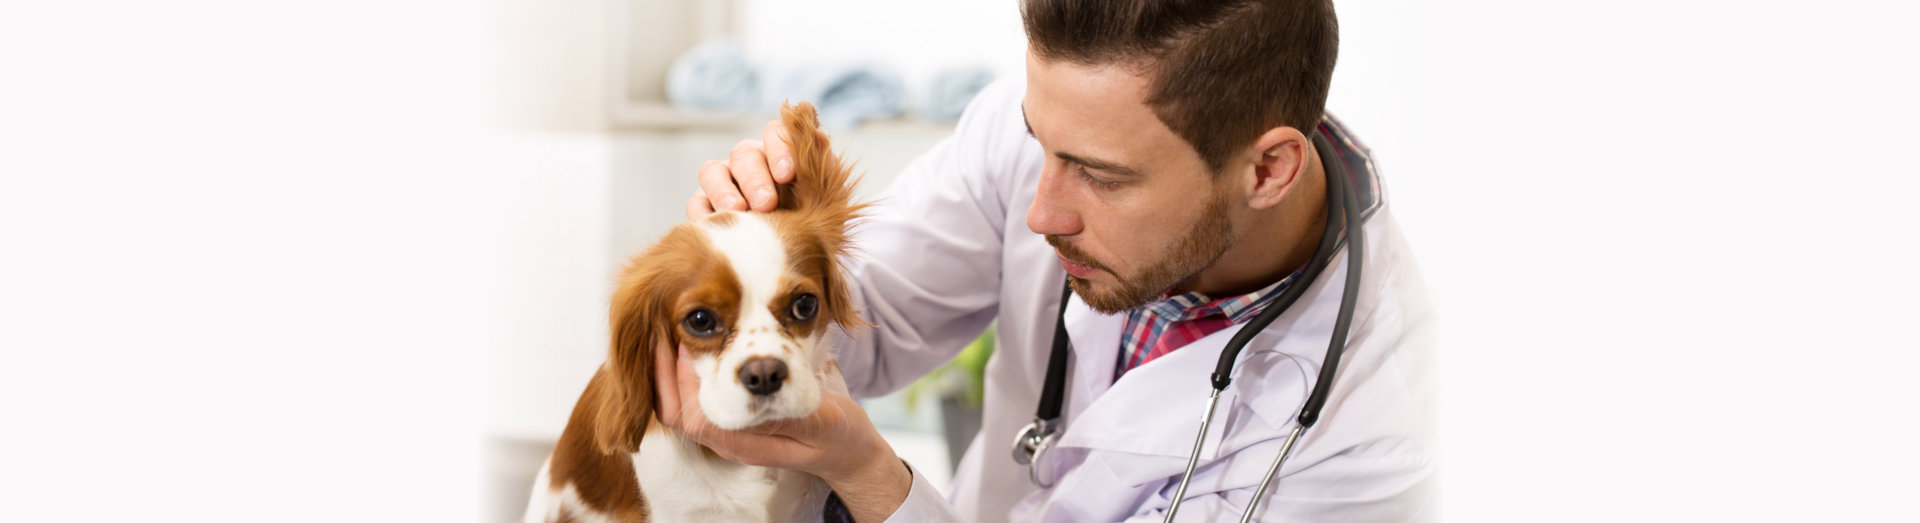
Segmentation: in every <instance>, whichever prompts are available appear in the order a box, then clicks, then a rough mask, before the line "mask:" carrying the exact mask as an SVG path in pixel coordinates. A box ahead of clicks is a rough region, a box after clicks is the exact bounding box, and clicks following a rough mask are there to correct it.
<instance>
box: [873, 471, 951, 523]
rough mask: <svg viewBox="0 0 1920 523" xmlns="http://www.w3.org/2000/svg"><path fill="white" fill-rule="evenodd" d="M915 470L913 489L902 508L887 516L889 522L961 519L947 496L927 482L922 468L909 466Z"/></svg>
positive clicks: (936, 522) (940, 522) (939, 522)
mask: <svg viewBox="0 0 1920 523" xmlns="http://www.w3.org/2000/svg"><path fill="white" fill-rule="evenodd" d="M907 469H908V470H912V471H913V490H910V491H908V492H907V500H906V501H905V502H902V503H901V504H900V508H898V509H895V510H894V511H893V515H891V516H887V523H947V522H954V523H958V522H959V521H960V515H959V514H956V513H954V511H953V506H952V505H949V504H947V498H946V496H942V495H941V494H940V491H939V490H936V489H934V488H933V484H932V483H928V482H927V478H926V476H922V475H920V470H919V469H915V468H913V466H912V465H908V466H907Z"/></svg>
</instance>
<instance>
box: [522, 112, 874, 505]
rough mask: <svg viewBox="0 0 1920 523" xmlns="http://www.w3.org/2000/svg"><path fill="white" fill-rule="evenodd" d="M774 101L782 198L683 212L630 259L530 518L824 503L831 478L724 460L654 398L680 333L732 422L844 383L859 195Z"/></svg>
mask: <svg viewBox="0 0 1920 523" xmlns="http://www.w3.org/2000/svg"><path fill="white" fill-rule="evenodd" d="M780 113H781V120H783V123H784V124H785V126H786V129H787V135H788V136H789V137H790V139H789V140H788V142H789V145H790V147H791V149H792V153H793V159H794V166H795V174H796V176H795V181H794V182H793V183H792V184H787V185H783V186H781V187H780V193H779V201H780V207H779V209H778V210H775V211H774V212H771V213H766V214H752V213H737V212H721V213H717V214H714V215H711V216H709V217H707V218H706V219H703V220H696V221H690V222H687V223H683V224H681V225H679V226H678V227H676V228H674V229H673V230H672V231H671V232H668V233H667V235H666V236H665V237H664V238H662V239H661V240H660V242H659V243H658V244H655V245H654V246H653V247H651V248H649V249H647V250H646V251H644V252H642V253H641V254H639V255H638V256H635V257H634V258H633V260H632V261H631V262H630V263H629V264H628V266H627V268H626V269H625V271H623V273H622V274H621V276H620V282H619V287H618V289H617V290H616V291H615V292H614V295H613V303H612V346H611V347H610V349H609V352H608V355H607V362H606V364H605V365H603V366H601V368H600V370H599V372H598V373H596V374H595V375H594V377H593V380H592V381H590V382H588V383H587V389H586V392H585V393H584V394H582V395H581V396H580V402H579V403H578V404H577V405H576V406H575V407H574V409H573V416H572V418H571V419H569V420H568V422H567V428H566V430H565V431H564V432H562V433H561V435H560V442H559V444H558V445H556V446H555V447H554V449H553V454H552V455H550V456H548V458H547V462H546V464H545V465H542V466H541V469H540V474H539V476H538V478H537V479H536V480H535V481H536V483H535V485H534V488H533V499H532V500H531V501H530V503H529V506H528V507H527V514H526V521H545V522H558V521H577V522H613V521H619V522H631V521H652V522H675V521H701V522H719V521H755V522H761V521H816V520H818V519H819V518H820V515H821V510H822V506H823V505H824V503H825V502H826V498H827V495H828V492H829V490H828V488H827V486H826V484H825V483H824V482H822V481H821V480H820V479H819V478H816V477H814V476H812V475H809V474H806V473H802V472H797V471H791V470H780V469H771V468H761V467H754V466H749V465H745V464H741V463H737V462H733V461H728V460H726V459H723V458H721V457H719V456H718V455H716V454H715V453H714V452H713V451H712V450H710V449H708V448H706V447H704V446H701V445H700V444H699V443H696V442H695V441H693V440H692V439H690V438H688V437H687V436H686V435H684V434H682V433H680V432H679V431H676V430H673V429H671V428H668V427H666V426H665V425H662V424H661V423H660V422H659V421H658V420H656V419H655V417H654V412H653V409H654V401H655V397H654V390H653V380H652V377H653V370H654V369H653V361H654V360H653V352H652V351H653V350H655V348H656V347H673V346H675V345H685V346H686V347H687V350H688V351H689V354H690V355H691V357H692V360H693V367H694V368H695V369H696V370H697V371H698V372H699V375H700V393H699V402H700V408H701V410H702V411H704V413H705V415H706V416H707V419H708V420H709V422H710V423H712V424H713V425H715V426H717V427H720V428H723V429H739V428H744V427H749V426H753V425H757V424H760V423H762V422H766V421H772V420H780V419H789V418H798V417H802V416H805V415H807V414H809V413H811V412H812V411H813V410H814V408H816V407H818V406H819V404H820V395H821V393H822V388H825V387H832V388H834V389H835V390H839V391H842V392H844V391H845V387H846V385H845V383H844V382H843V381H842V380H841V378H840V374H839V369H838V367H835V366H834V364H833V360H832V356H831V354H830V353H831V350H830V349H829V347H827V345H826V343H824V339H825V338H826V333H827V331H828V330H829V328H830V327H831V326H833V325H838V326H840V327H841V328H859V327H861V326H863V325H862V323H861V321H860V320H859V319H858V317H857V316H856V315H855V313H854V310H853V308H852V307H853V306H852V302H851V301H850V297H849V296H848V295H847V286H846V281H845V279H844V278H845V276H844V274H843V272H842V267H841V262H840V258H841V256H842V255H843V254H845V253H846V251H847V240H848V235H849V232H848V223H849V221H850V220H852V219H854V218H856V217H857V216H859V214H860V210H861V208H862V207H864V205H854V204H853V203H852V195H853V184H854V183H855V181H853V180H850V179H849V175H850V172H849V171H850V169H849V166H848V165H846V164H845V163H844V162H843V161H842V160H841V159H840V158H838V157H836V156H835V155H834V154H833V152H832V150H831V149H830V147H829V145H828V143H827V138H826V136H825V135H823V134H821V133H820V131H819V120H818V118H817V116H816V114H815V112H814V109H813V106H812V105H810V104H807V103H804V102H803V103H801V104H800V105H799V106H798V107H787V106H783V107H781V111H780ZM808 297H811V298H808ZM809 301H811V303H805V302H809ZM668 350H672V349H668ZM781 369H784V370H785V372H780V371H781ZM750 387H751V388H752V389H754V390H757V391H758V392H757V393H756V392H755V391H754V390H749V389H750ZM769 389H773V390H769Z"/></svg>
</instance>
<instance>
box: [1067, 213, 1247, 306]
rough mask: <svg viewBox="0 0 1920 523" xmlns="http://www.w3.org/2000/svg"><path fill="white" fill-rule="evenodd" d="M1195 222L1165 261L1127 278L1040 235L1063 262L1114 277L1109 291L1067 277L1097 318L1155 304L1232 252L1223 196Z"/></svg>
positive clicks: (1070, 247) (1170, 249)
mask: <svg viewBox="0 0 1920 523" xmlns="http://www.w3.org/2000/svg"><path fill="white" fill-rule="evenodd" d="M1203 213H1204V214H1202V215H1201V216H1200V220H1199V221H1198V222H1195V223H1194V224H1193V228H1192V229H1191V230H1189V231H1187V234H1186V235H1184V236H1182V237H1181V238H1180V240H1179V241H1178V242H1176V243H1174V245H1173V246H1172V247H1170V248H1169V249H1168V253H1167V255H1166V256H1164V257H1161V258H1160V260H1159V261H1156V262H1154V263H1152V264H1150V265H1148V266H1147V267H1146V268H1145V269H1141V270H1139V271H1137V272H1136V273H1135V274H1133V275H1129V276H1122V275H1120V274H1117V273H1115V272H1114V271H1113V270H1111V269H1108V268H1107V267H1106V266H1105V265H1101V264H1099V263H1097V262H1095V261H1094V260H1093V257H1091V256H1087V255H1086V253H1084V252H1081V251H1080V250H1079V249H1078V248H1075V247H1074V246H1073V244H1070V243H1067V242H1066V241H1064V240H1061V239H1060V238H1059V237H1056V236H1054V235H1051V234H1049V235H1046V239H1047V243H1048V244H1050V245H1053V248H1054V250H1055V251H1057V252H1059V253H1060V256H1061V257H1063V258H1066V259H1067V260H1068V261H1072V262H1075V263H1080V264H1084V265H1087V266H1090V267H1094V268H1096V269H1100V270H1103V271H1106V272H1107V273H1108V274H1112V275H1113V276H1114V280H1115V281H1117V282H1118V283H1117V284H1115V285H1111V286H1108V287H1110V288H1103V289H1096V288H1094V285H1093V282H1090V281H1087V280H1085V279H1082V278H1077V277H1074V276H1073V275H1072V274H1068V275H1067V285H1068V286H1071V287H1073V292H1074V293H1075V294H1079V295H1080V299H1081V300H1082V301H1085V302H1087V306H1088V307H1092V308H1093V310H1096V311H1100V313H1101V314H1117V313H1119V312H1121V311H1125V310H1127V309H1132V308H1134V307H1139V306H1141V305H1146V304H1147V302H1151V301H1153V300H1156V299H1159V298H1160V297H1161V296H1163V295H1165V294H1166V293H1167V290H1168V289H1172V288H1173V286H1174V285H1177V284H1179V283H1181V282H1184V281H1187V280H1188V279H1189V278H1192V277H1193V276H1194V275H1195V274H1199V273H1200V271H1201V270H1202V269H1206V268H1207V267H1208V266H1211V265H1213V262H1214V261H1216V260H1219V259H1220V256H1221V255H1223V254H1226V252H1227V249H1228V248H1231V247H1233V224H1231V223H1229V220H1228V219H1227V202H1226V195H1225V194H1223V193H1220V192H1218V191H1216V192H1215V194H1214V197H1213V199H1212V200H1211V201H1208V202H1207V207H1206V210H1205V211H1203Z"/></svg>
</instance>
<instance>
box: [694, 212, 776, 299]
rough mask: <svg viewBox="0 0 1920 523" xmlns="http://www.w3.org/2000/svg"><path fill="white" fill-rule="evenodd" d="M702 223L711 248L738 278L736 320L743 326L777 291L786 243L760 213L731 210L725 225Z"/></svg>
mask: <svg viewBox="0 0 1920 523" xmlns="http://www.w3.org/2000/svg"><path fill="white" fill-rule="evenodd" d="M705 226H706V230H707V236H708V238H709V239H711V240H712V243H713V248H714V250H717V251H720V254H721V255H722V256H725V257H726V258H727V262H728V263H731V264H733V273H734V276H735V277H736V278H739V279H740V287H741V288H740V300H741V304H740V305H741V309H740V313H741V317H740V318H738V319H737V320H736V321H738V322H740V323H741V325H740V326H742V327H744V326H746V322H747V320H748V319H749V318H752V317H753V316H755V314H754V313H755V312H760V313H765V312H766V310H767V308H766V307H765V304H766V303H767V301H768V300H772V299H773V296H774V293H777V292H780V275H781V274H782V273H784V272H785V271H786V267H787V250H786V244H785V242H782V241H780V234H779V233H778V232H776V231H774V230H773V225H772V224H769V223H767V219H766V217H765V216H762V215H759V214H752V213H734V219H733V221H732V222H731V223H729V224H727V225H717V224H715V223H713V222H711V221H709V222H706V223H705ZM769 316H771V315H770V314H769ZM767 319H772V318H771V317H769V318H767Z"/></svg>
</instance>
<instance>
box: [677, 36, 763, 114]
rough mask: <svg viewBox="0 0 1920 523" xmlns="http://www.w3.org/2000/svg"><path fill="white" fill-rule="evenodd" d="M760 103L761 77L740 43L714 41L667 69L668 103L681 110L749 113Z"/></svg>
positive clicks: (696, 47) (686, 54) (679, 59)
mask: <svg viewBox="0 0 1920 523" xmlns="http://www.w3.org/2000/svg"><path fill="white" fill-rule="evenodd" d="M759 100H760V74H759V73H758V72H756V71H754V69H753V67H751V66H749V65H747V58H746V53H745V52H743V51H742V50H741V48H740V44H738V43H735V42H734V41H733V40H729V39H726V38H713V39H709V40H707V41H705V42H701V43H700V44H699V45H695V46H693V49H689V50H687V52H686V53H685V54H681V55H680V57H679V58H676V59H674V61H673V66H672V67H670V68H669V69H667V101H669V102H672V103H673V105H674V106H675V107H680V108H682V109H697V110H703V111H746V110H751V109H753V108H754V105H755V103H756V102H758V101H759Z"/></svg>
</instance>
